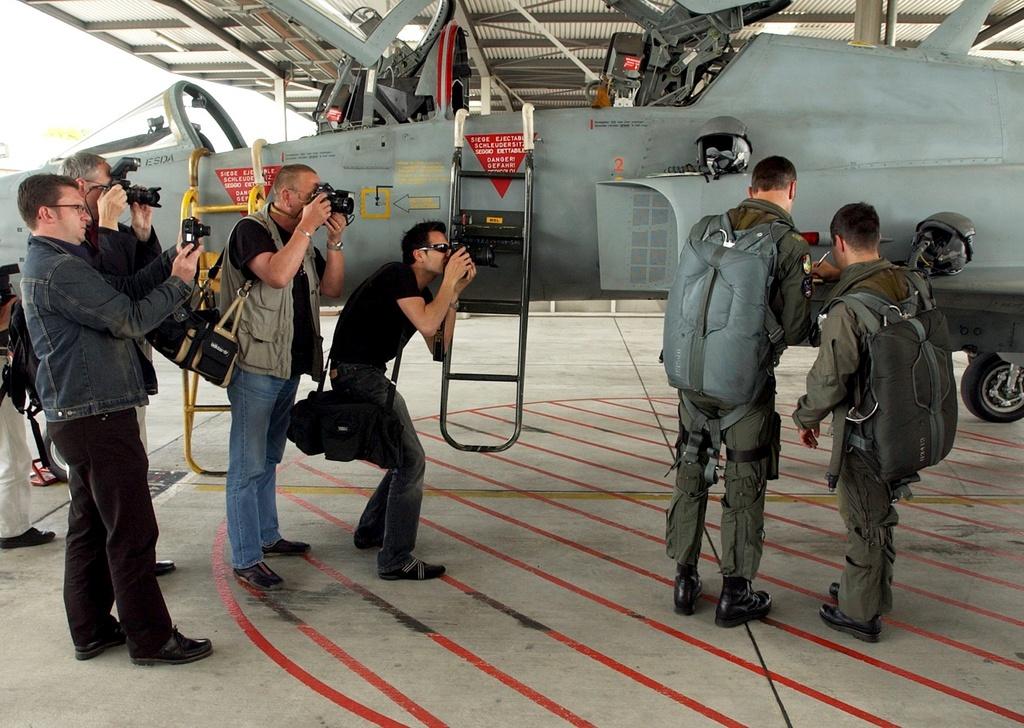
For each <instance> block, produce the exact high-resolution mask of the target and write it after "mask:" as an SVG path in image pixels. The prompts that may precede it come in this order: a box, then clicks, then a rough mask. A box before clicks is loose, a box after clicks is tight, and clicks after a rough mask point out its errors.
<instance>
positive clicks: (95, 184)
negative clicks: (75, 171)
mask: <svg viewBox="0 0 1024 728" xmlns="http://www.w3.org/2000/svg"><path fill="white" fill-rule="evenodd" d="M84 181H85V182H86V184H90V185H92V187H90V188H89V189H88V190H86V194H89V193H90V192H92V191H93V190H109V189H110V187H111V185H113V184H114V183H113V182H107V183H106V184H103V183H102V182H96V181H95V180H91V179H87V180H84Z"/></svg>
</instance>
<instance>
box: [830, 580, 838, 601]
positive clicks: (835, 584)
mask: <svg viewBox="0 0 1024 728" xmlns="http://www.w3.org/2000/svg"><path fill="white" fill-rule="evenodd" d="M828 595H829V596H830V597H832V598H833V599H835V600H836V601H837V602H838V601H839V582H838V581H833V582H832V583H831V584H829V585H828Z"/></svg>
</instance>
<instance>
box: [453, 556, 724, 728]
mask: <svg viewBox="0 0 1024 728" xmlns="http://www.w3.org/2000/svg"><path fill="white" fill-rule="evenodd" d="M441 579H442V580H443V581H445V582H446V583H448V584H450V585H451V586H453V587H454V588H456V589H458V590H459V591H461V592H462V593H463V594H467V595H470V596H472V595H473V594H479V593H480V592H478V591H477V590H476V589H474V588H473V587H471V586H469V585H468V584H466V583H464V582H461V581H459V580H458V579H456V578H454V577H452V576H450V575H447V574H446V575H445V576H443V577H441ZM487 599H488V600H490V601H492V602H494V603H495V604H497V605H498V609H499V611H505V612H506V613H508V611H512V612H515V611H516V610H514V609H512V608H511V607H508V606H507V605H505V604H503V603H501V602H499V601H497V600H496V599H493V598H492V597H487ZM516 613H517V614H518V612H516ZM544 627H545V630H546V631H545V632H544V633H545V634H546V635H547V636H548V637H550V638H551V639H553V640H556V641H557V642H561V643H562V644H563V645H565V646H566V647H568V648H570V649H572V650H574V651H576V652H578V653H580V654H581V655H584V656H586V657H589V658H590V659H592V660H594V661H596V662H598V663H600V664H602V665H604V666H605V667H608V668H610V669H612V670H614V671H615V672H617V673H619V674H620V675H623V676H625V677H628V678H629V679H630V680H633V681H634V682H637V683H639V684H640V685H643V686H644V687H647V688H650V689H651V690H653V691H654V692H656V693H658V694H659V695H663V696H665V697H666V698H669V699H670V700H673V701H675V702H677V703H679V704H680V705H684V706H686V707H687V708H690V709H691V710H694V711H695V712H697V713H700V714H701V715H703V716H705V717H707V718H710V719H711V720H713V721H715V722H716V723H719V724H721V725H727V726H742V725H744V724H743V723H740V722H738V721H736V720H733V719H732V718H730V717H729V716H727V715H724V714H723V713H719V712H718V711H717V710H715V709H713V708H710V707H708V706H707V705H704V704H703V703H700V702H698V701H696V700H694V699H693V698H690V697H688V696H686V695H684V694H682V693H680V692H679V691H677V690H673V689H672V688H670V687H668V686H667V685H665V684H663V683H660V682H658V681H657V680H654V679H653V678H651V677H649V676H647V675H644V674H643V673H642V672H638V671H637V670H634V669H633V668H631V667H629V666H628V665H624V664H623V663H621V662H619V661H618V660H616V659H614V658H613V657H609V656H608V655H606V654H604V653H603V652H599V651H597V650H595V649H594V648H592V647H589V646H587V645H585V644H583V643H582V642H578V641H576V640H574V639H572V638H571V637H569V636H568V635H565V634H563V633H561V632H559V631H558V630H555V629H551V628H550V627H547V625H544Z"/></svg>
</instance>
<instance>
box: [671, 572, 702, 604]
mask: <svg viewBox="0 0 1024 728" xmlns="http://www.w3.org/2000/svg"><path fill="white" fill-rule="evenodd" d="M700 593H701V583H700V575H699V574H698V573H697V567H696V566H690V565H689V564H679V565H678V566H676V586H675V589H673V591H672V596H673V598H674V599H675V602H676V611H677V612H678V613H679V614H693V610H694V609H696V608H697V599H698V598H699V597H700Z"/></svg>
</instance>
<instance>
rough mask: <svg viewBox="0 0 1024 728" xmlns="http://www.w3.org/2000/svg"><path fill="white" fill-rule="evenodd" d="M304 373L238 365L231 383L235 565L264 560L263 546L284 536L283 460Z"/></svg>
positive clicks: (230, 532)
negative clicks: (280, 523)
mask: <svg viewBox="0 0 1024 728" xmlns="http://www.w3.org/2000/svg"><path fill="white" fill-rule="evenodd" d="M298 386H299V378H298V377H292V378H291V379H279V378H278V377H272V376H270V375H269V374H253V373H252V372H247V371H245V370H243V369H236V370H235V374H234V376H233V377H232V379H231V384H230V385H228V401H230V402H231V438H230V441H229V444H228V479H227V511H228V539H229V540H230V542H231V565H232V566H233V567H235V568H236V569H246V568H248V567H250V566H253V565H254V564H258V563H259V562H260V561H263V548H262V547H263V546H269V545H271V544H273V543H275V542H276V541H277V540H278V539H279V538H281V532H280V531H278V529H277V493H276V488H277V465H278V463H280V462H281V457H282V455H283V454H284V445H285V439H286V437H285V436H286V434H287V432H288V420H289V418H290V417H291V413H292V405H293V404H295V392H296V390H297V389H298Z"/></svg>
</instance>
